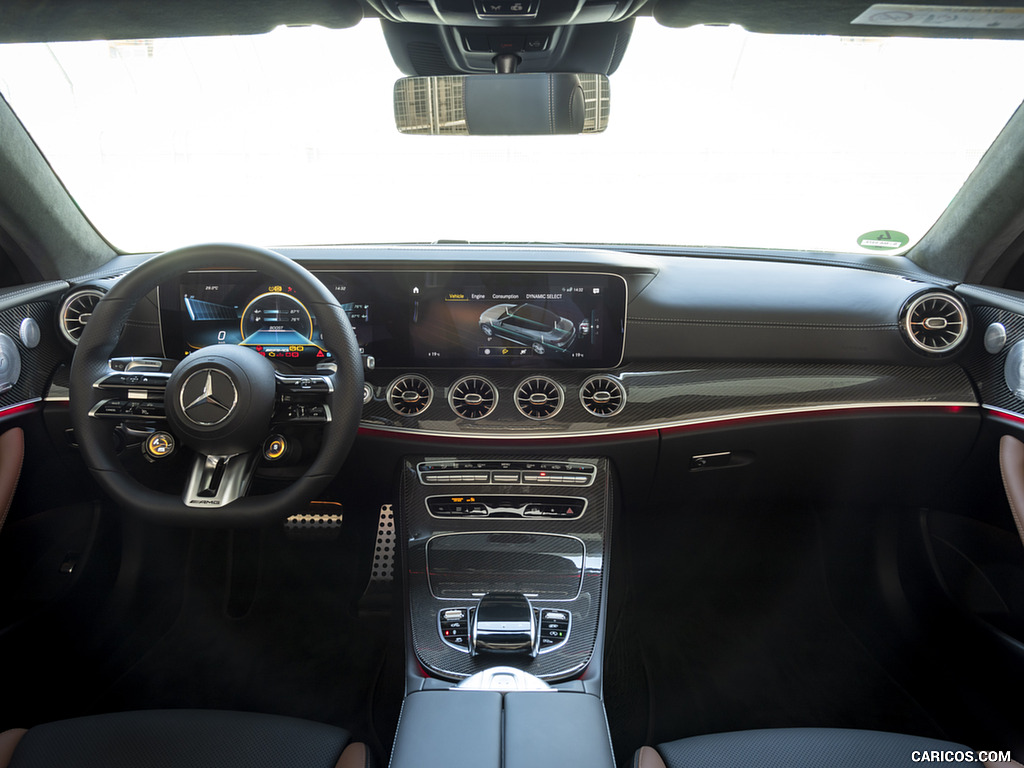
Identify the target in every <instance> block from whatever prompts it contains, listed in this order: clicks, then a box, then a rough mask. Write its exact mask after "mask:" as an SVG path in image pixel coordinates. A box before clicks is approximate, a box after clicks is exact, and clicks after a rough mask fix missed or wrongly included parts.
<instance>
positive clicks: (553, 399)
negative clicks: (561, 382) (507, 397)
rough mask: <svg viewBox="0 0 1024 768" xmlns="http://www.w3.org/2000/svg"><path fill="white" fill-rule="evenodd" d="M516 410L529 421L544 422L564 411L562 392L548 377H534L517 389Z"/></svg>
mask: <svg viewBox="0 0 1024 768" xmlns="http://www.w3.org/2000/svg"><path fill="white" fill-rule="evenodd" d="M515 400H516V408H518V409H519V412H520V413H521V414H523V416H525V417H526V418H528V419H534V420H535V421H543V420H544V419H550V418H551V417H552V416H554V415H555V414H556V413H558V412H559V411H560V410H562V401H563V398H562V390H561V389H560V388H559V386H558V385H557V384H555V382H553V381H552V380H551V379H549V378H547V377H546V376H533V377H531V378H529V379H526V380H525V381H524V382H522V383H521V384H520V385H519V386H518V387H516V394H515Z"/></svg>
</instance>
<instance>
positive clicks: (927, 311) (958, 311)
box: [901, 291, 967, 355]
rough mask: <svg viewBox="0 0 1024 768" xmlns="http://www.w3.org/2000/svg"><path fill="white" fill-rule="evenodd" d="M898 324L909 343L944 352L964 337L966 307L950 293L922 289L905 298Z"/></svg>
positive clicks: (919, 347)
mask: <svg viewBox="0 0 1024 768" xmlns="http://www.w3.org/2000/svg"><path fill="white" fill-rule="evenodd" d="M901 325H902V327H903V331H904V333H906V336H907V338H908V339H909V340H910V343H911V344H913V345H914V346H915V347H917V348H918V349H919V350H922V351H924V352H928V353H930V354H933V355H934V354H945V353H947V352H952V351H953V350H954V349H956V348H957V347H958V346H960V344H961V343H962V342H963V341H964V339H966V338H967V308H966V307H965V306H964V304H963V302H961V301H960V299H958V298H957V297H956V296H953V295H952V294H949V293H943V292H940V291H932V292H929V293H922V294H921V295H919V296H915V297H914V298H913V299H911V300H910V301H909V302H907V305H906V307H904V309H903V314H902V317H901Z"/></svg>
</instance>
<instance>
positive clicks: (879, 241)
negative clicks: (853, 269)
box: [857, 229, 910, 251]
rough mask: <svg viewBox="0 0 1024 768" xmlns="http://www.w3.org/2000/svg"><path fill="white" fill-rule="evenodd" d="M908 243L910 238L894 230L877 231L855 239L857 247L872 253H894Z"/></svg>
mask: <svg viewBox="0 0 1024 768" xmlns="http://www.w3.org/2000/svg"><path fill="white" fill-rule="evenodd" d="M909 242H910V238H909V237H907V236H906V235H905V234H903V233H902V232H897V231H896V230H895V229H877V230H875V231H874V232H865V233H864V234H863V235H861V236H860V237H858V238H857V245H859V246H860V247H861V248H870V249H871V250H872V251H894V250H896V249H897V248H902V247H903V246H904V245H906V244H907V243H909Z"/></svg>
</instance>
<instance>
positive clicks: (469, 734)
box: [390, 691, 502, 768]
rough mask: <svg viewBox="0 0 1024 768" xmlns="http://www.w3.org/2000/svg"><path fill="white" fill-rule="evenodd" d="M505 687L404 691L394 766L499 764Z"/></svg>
mask: <svg viewBox="0 0 1024 768" xmlns="http://www.w3.org/2000/svg"><path fill="white" fill-rule="evenodd" d="M501 762H502V761H501V693H499V692H498V691H416V692H415V693H410V694H409V695H408V696H406V697H405V701H404V702H403V703H402V715H401V717H399V719H398V733H397V735H396V736H395V746H394V749H393V750H392V752H391V764H390V766H391V768H500V766H501Z"/></svg>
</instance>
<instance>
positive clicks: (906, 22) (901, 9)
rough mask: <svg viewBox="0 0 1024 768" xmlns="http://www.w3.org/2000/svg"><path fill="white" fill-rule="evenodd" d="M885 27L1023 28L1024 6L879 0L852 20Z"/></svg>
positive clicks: (854, 22)
mask: <svg viewBox="0 0 1024 768" xmlns="http://www.w3.org/2000/svg"><path fill="white" fill-rule="evenodd" d="M850 23H851V24H871V25H875V26H882V27H949V28H950V29H1024V8H978V7H971V6H967V7H965V6H961V5H894V4H890V3H877V4H875V5H872V6H871V7H870V8H868V9H867V10H866V11H864V13H862V14H861V15H860V16H858V17H857V18H856V19H854V20H853V21H851V22H850Z"/></svg>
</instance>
